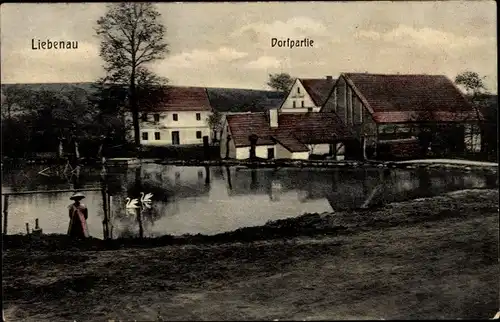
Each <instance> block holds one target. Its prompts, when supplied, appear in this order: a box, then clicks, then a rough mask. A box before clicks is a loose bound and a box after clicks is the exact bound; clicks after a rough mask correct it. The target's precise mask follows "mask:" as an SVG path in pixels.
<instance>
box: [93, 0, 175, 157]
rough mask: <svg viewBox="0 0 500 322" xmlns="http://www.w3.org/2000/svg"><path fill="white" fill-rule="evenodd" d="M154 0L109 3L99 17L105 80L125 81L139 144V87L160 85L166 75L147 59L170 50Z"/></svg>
mask: <svg viewBox="0 0 500 322" xmlns="http://www.w3.org/2000/svg"><path fill="white" fill-rule="evenodd" d="M159 20H160V13H159V12H158V11H157V10H156V8H155V6H154V4H152V3H130V2H123V3H115V4H109V5H108V7H107V12H106V14H105V15H104V16H103V17H101V18H99V20H98V21H97V25H98V26H97V28H96V33H97V36H98V37H99V38H100V39H101V48H100V49H101V50H100V55H101V57H102V59H103V60H104V62H105V65H104V68H105V71H106V73H107V75H106V77H105V78H104V79H102V80H101V83H103V84H114V85H117V84H119V85H126V86H127V87H128V104H129V107H130V110H131V112H132V123H133V128H134V141H135V144H136V146H137V147H139V145H140V132H139V105H140V102H139V96H138V91H139V90H140V89H141V88H145V87H148V86H149V85H152V84H153V85H161V84H163V83H165V82H166V79H165V78H161V77H158V76H156V75H154V73H152V72H151V71H150V70H148V69H147V67H146V65H147V64H148V63H151V62H154V61H157V60H161V59H163V58H164V57H165V54H167V53H168V48H167V47H168V45H167V43H166V42H165V40H164V35H165V27H164V26H163V25H162V24H161V22H160V21H159Z"/></svg>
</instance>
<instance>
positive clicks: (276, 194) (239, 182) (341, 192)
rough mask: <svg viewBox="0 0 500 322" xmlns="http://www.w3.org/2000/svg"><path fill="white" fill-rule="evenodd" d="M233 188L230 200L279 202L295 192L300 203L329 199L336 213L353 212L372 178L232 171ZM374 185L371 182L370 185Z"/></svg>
mask: <svg viewBox="0 0 500 322" xmlns="http://www.w3.org/2000/svg"><path fill="white" fill-rule="evenodd" d="M229 174H230V176H231V177H230V181H231V187H229V186H228V194H229V196H236V195H252V194H256V195H260V194H268V195H269V197H270V199H271V200H272V201H279V200H280V196H282V195H283V194H285V193H287V192H292V191H295V192H296V198H297V200H298V201H300V202H301V203H305V202H308V201H314V200H320V199H325V198H326V199H327V200H328V202H329V203H330V205H331V206H332V208H333V209H344V208H352V207H353V206H356V205H358V204H359V205H361V204H362V203H363V201H364V199H365V196H366V195H367V194H368V190H369V188H370V186H375V185H376V184H375V181H376V180H377V179H378V175H373V178H371V179H370V178H353V177H352V174H350V175H349V174H345V173H344V174H343V173H342V172H341V171H338V170H328V171H318V170H314V171H311V170H300V169H281V170H266V169H259V170H255V169H234V168H233V169H229ZM370 181H371V182H370Z"/></svg>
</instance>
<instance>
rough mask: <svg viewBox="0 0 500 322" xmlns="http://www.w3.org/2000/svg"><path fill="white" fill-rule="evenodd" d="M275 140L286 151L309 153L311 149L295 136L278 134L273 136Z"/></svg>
mask: <svg viewBox="0 0 500 322" xmlns="http://www.w3.org/2000/svg"><path fill="white" fill-rule="evenodd" d="M273 138H274V139H275V140H276V141H277V142H278V143H279V144H281V145H282V146H283V147H284V148H285V149H287V150H288V151H290V152H308V151H309V149H308V148H307V146H306V145H305V144H304V143H302V142H300V141H299V140H298V139H297V138H296V137H294V136H293V135H288V134H285V133H277V134H275V135H273Z"/></svg>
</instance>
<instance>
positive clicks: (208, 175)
mask: <svg viewBox="0 0 500 322" xmlns="http://www.w3.org/2000/svg"><path fill="white" fill-rule="evenodd" d="M205 185H207V186H208V185H210V167H209V166H208V165H207V166H205Z"/></svg>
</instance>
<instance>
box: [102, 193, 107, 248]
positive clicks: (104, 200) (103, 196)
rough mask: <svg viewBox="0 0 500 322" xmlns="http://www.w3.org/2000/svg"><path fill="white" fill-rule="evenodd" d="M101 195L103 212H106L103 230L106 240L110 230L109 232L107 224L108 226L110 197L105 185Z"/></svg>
mask: <svg viewBox="0 0 500 322" xmlns="http://www.w3.org/2000/svg"><path fill="white" fill-rule="evenodd" d="M101 194H102V210H103V211H104V219H103V221H102V226H103V227H102V229H103V235H104V236H103V237H104V239H108V230H107V224H108V205H107V201H108V197H107V192H106V187H105V186H104V185H103V187H102V189H101Z"/></svg>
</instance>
